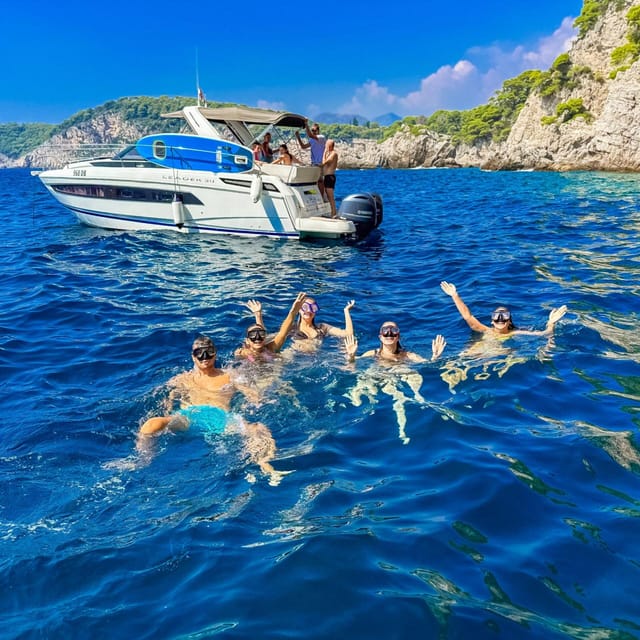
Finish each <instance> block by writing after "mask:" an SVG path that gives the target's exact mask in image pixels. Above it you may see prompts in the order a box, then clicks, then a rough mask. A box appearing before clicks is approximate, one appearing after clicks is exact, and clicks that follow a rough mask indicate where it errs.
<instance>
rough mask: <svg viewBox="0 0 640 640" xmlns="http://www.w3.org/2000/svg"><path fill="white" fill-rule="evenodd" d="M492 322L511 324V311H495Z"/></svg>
mask: <svg viewBox="0 0 640 640" xmlns="http://www.w3.org/2000/svg"><path fill="white" fill-rule="evenodd" d="M491 320H493V322H509V320H511V312H510V311H494V312H493V313H492V314H491Z"/></svg>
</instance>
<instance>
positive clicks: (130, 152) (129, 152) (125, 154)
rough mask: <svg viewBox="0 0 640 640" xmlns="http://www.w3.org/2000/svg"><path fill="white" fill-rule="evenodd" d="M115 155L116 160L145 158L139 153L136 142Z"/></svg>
mask: <svg viewBox="0 0 640 640" xmlns="http://www.w3.org/2000/svg"><path fill="white" fill-rule="evenodd" d="M113 157H114V159H115V160H144V158H143V157H142V156H141V155H140V154H139V153H138V150H137V149H136V145H135V144H130V145H129V146H128V147H125V148H124V149H123V150H122V151H120V152H119V153H116V155H115V156H113Z"/></svg>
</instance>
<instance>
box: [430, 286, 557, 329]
mask: <svg viewBox="0 0 640 640" xmlns="http://www.w3.org/2000/svg"><path fill="white" fill-rule="evenodd" d="M440 288H441V289H442V290H443V291H444V292H445V293H446V294H447V295H448V296H451V298H452V300H453V302H454V304H455V305H456V309H458V311H459V313H460V315H461V316H462V317H463V319H464V321H465V322H466V323H467V324H468V325H469V327H470V328H471V329H472V330H473V331H478V332H480V333H486V332H489V333H493V334H497V335H508V334H511V335H515V334H520V335H530V336H535V335H547V334H551V333H553V330H554V328H555V325H556V322H558V320H560V318H562V317H563V316H564V314H565V313H566V312H567V306H566V305H562V306H561V307H558V308H557V309H551V312H550V313H549V319H548V320H547V326H546V327H545V329H544V330H543V331H524V330H522V329H517V328H516V326H515V325H514V324H513V318H512V317H511V312H510V311H509V309H507V307H503V306H500V307H497V308H496V309H495V310H494V311H493V313H492V314H491V326H490V327H489V326H487V325H486V324H483V323H482V322H480V320H478V319H477V318H476V317H475V316H474V315H473V314H472V313H471V311H469V307H467V305H466V304H465V303H464V302H463V301H462V298H461V297H460V296H459V295H458V290H457V289H456V286H455V285H454V284H451V283H450V282H445V281H444V280H443V281H442V282H441V283H440Z"/></svg>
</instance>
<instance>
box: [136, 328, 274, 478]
mask: <svg viewBox="0 0 640 640" xmlns="http://www.w3.org/2000/svg"><path fill="white" fill-rule="evenodd" d="M216 355H217V350H216V347H215V345H214V343H213V341H212V340H211V338H209V337H207V336H199V337H197V338H196V339H195V340H194V342H193V344H192V350H191V359H192V360H193V368H192V369H191V370H189V371H184V372H182V373H180V374H178V375H177V376H175V377H173V378H172V379H171V380H169V382H168V383H167V384H168V386H169V388H170V391H169V396H168V398H167V400H166V402H165V406H166V409H167V413H168V414H167V415H163V416H155V417H152V418H149V419H148V420H146V421H145V422H144V424H143V425H142V426H141V427H140V430H139V432H138V442H137V449H138V451H140V452H142V453H144V452H146V451H148V445H149V438H150V437H153V436H156V435H158V434H159V433H161V432H163V431H164V430H167V429H168V430H170V431H186V430H187V429H199V430H202V431H204V432H207V433H224V432H230V431H233V430H234V427H235V429H237V430H239V431H240V433H242V435H244V437H245V439H246V447H247V452H248V453H249V456H250V458H251V460H252V461H253V462H255V463H256V464H257V465H258V466H259V467H260V468H261V469H262V471H263V472H264V473H265V474H266V475H267V476H268V477H269V484H271V485H274V486H275V485H277V484H279V483H280V480H281V478H282V476H283V475H285V474H284V473H283V472H280V471H276V469H274V468H273V466H272V465H271V460H272V459H273V457H274V456H275V453H276V445H275V441H274V440H273V437H272V435H271V432H270V431H269V429H268V428H267V427H266V426H265V425H264V424H262V423H259V422H257V423H248V422H244V421H239V420H238V419H237V416H232V415H231V414H230V413H229V409H230V405H231V400H232V398H233V396H234V395H235V393H236V392H237V391H238V390H239V389H238V387H237V386H236V385H234V383H233V382H232V380H231V377H230V376H229V373H228V372H227V371H225V370H224V369H219V368H218V367H216ZM176 402H177V403H179V406H180V408H179V409H178V411H175V412H172V411H173V406H174V403H176ZM238 426H239V427H240V428H239V429H238Z"/></svg>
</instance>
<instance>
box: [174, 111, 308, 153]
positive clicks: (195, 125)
mask: <svg viewBox="0 0 640 640" xmlns="http://www.w3.org/2000/svg"><path fill="white" fill-rule="evenodd" d="M162 117H163V118H181V119H182V120H185V121H186V123H187V124H188V125H189V128H190V129H191V130H192V131H193V133H195V134H196V135H200V136H204V137H207V138H217V137H219V136H220V135H221V133H222V132H221V131H220V128H219V127H218V128H216V126H215V125H223V127H224V128H226V129H227V130H229V131H231V132H232V133H233V136H234V137H235V138H236V139H237V141H238V142H240V144H243V145H244V146H250V145H251V143H252V142H253V141H255V140H256V139H258V138H261V137H262V136H263V135H264V134H265V133H266V132H267V131H270V130H272V129H273V128H274V127H278V128H283V129H304V127H305V124H306V122H307V119H306V118H305V117H304V116H301V115H299V114H297V113H289V112H287V111H270V110H269V109H254V108H252V107H220V108H218V109H210V108H208V107H196V106H191V107H184V109H180V111H172V112H171V113H163V114H162ZM225 137H226V136H225Z"/></svg>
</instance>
